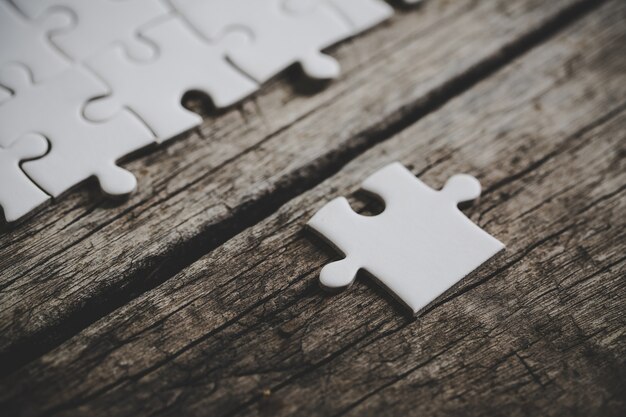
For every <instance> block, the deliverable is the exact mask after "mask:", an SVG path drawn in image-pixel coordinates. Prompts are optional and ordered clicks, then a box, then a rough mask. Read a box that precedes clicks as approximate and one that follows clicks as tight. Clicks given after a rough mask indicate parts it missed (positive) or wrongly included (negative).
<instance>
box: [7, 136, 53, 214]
mask: <svg viewBox="0 0 626 417" xmlns="http://www.w3.org/2000/svg"><path fill="white" fill-rule="evenodd" d="M47 151H48V141H46V139H45V138H44V137H43V136H40V135H35V134H30V135H25V136H23V137H21V138H20V139H19V140H17V141H15V142H13V143H12V144H10V145H8V146H6V147H0V206H2V210H3V211H4V218H5V220H6V221H7V222H9V223H11V222H14V221H17V220H19V219H20V218H22V217H24V216H25V215H26V214H28V213H29V212H31V211H32V210H34V209H36V208H37V207H39V206H41V205H42V204H43V203H45V202H46V201H47V200H48V199H49V198H50V196H49V195H48V194H46V193H44V192H43V191H42V190H41V189H40V188H38V187H37V186H36V185H35V184H34V183H33V182H32V181H31V180H30V179H29V178H28V177H27V176H26V174H25V173H24V172H23V171H22V169H21V168H20V163H22V162H23V161H26V160H29V159H34V158H40V157H42V156H44V155H45V154H46V152H47Z"/></svg>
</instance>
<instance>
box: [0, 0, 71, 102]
mask: <svg viewBox="0 0 626 417" xmlns="http://www.w3.org/2000/svg"><path fill="white" fill-rule="evenodd" d="M71 23H72V20H71V18H69V16H67V15H64V14H62V13H57V12H55V13H52V14H51V15H50V18H49V19H46V20H45V21H42V20H41V19H38V20H28V19H26V17H25V16H23V15H22V14H21V13H20V12H19V11H18V10H16V9H15V8H14V7H13V6H12V5H11V4H10V3H9V2H8V1H6V0H0V69H2V68H3V67H5V66H7V65H10V64H21V65H25V66H26V67H28V69H29V70H30V71H31V73H32V75H33V78H34V79H35V80H36V81H41V80H43V79H45V78H48V77H50V76H52V75H54V74H58V73H59V72H61V71H63V70H64V69H66V68H68V67H69V62H68V60H67V59H66V58H64V57H63V54H61V53H60V52H59V51H58V50H57V49H56V48H55V47H54V46H53V45H52V44H51V43H50V41H49V39H48V32H49V31H50V30H52V29H58V28H62V27H67V26H69V25H71ZM2 95H4V94H2Z"/></svg>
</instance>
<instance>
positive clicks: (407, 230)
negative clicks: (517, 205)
mask: <svg viewBox="0 0 626 417" xmlns="http://www.w3.org/2000/svg"><path fill="white" fill-rule="evenodd" d="M362 188H363V189H364V190H365V191H368V192H370V193H373V194H376V195H378V196H380V197H381V198H382V199H383V200H384V201H385V210H384V211H383V212H382V213H381V214H379V215H377V216H372V217H368V216H361V215H359V214H357V213H355V212H354V211H352V209H351V208H350V205H349V204H348V201H347V200H346V199H345V198H342V197H339V198H336V199H335V200H333V201H331V202H330V203H328V204H326V205H325V206H324V207H322V209H320V210H319V211H318V212H317V213H316V214H315V215H314V216H313V218H312V219H311V220H310V221H309V223H308V225H309V226H310V227H311V228H313V230H315V231H316V232H317V233H319V234H320V235H321V236H322V237H325V238H326V239H328V240H329V241H330V242H331V243H332V244H333V245H334V246H335V247H336V248H338V249H339V250H340V251H341V252H343V253H344V254H345V255H346V257H345V258H344V259H342V260H339V261H336V262H332V263H330V264H328V265H326V266H325V267H324V268H323V269H322V271H321V273H320V281H321V284H322V285H323V286H324V287H327V288H341V287H346V286H349V285H351V284H352V282H353V281H354V279H355V276H356V273H357V271H358V270H359V269H364V270H366V271H367V272H369V273H370V274H372V275H373V276H374V277H375V278H376V279H377V280H378V281H379V282H381V283H382V284H383V285H384V286H385V287H386V288H387V289H389V290H390V291H391V293H392V294H393V295H394V296H396V297H397V298H398V299H400V300H401V301H402V302H403V303H404V304H406V305H407V306H408V307H409V308H410V309H411V310H412V311H413V313H414V314H417V313H418V312H419V311H420V310H421V309H423V308H424V307H425V306H426V305H427V304H428V303H430V302H431V301H433V300H434V299H435V298H437V297H438V296H439V295H440V294H442V293H443V292H444V291H445V290H446V289H448V288H449V287H451V286H452V285H453V284H455V283H456V282H457V281H459V280H460V279H461V278H463V277H464V276H466V275H467V274H469V273H470V272H472V271H473V270H474V269H476V268H477V267H478V266H480V265H481V264H482V263H483V262H485V261H487V260H488V259H489V258H491V257H492V256H493V255H495V254H496V253H497V252H499V251H500V250H502V249H503V248H504V245H503V244H502V243H500V242H499V241H498V240H497V239H495V238H494V237H492V236H491V235H489V234H488V233H487V232H485V231H484V230H482V229H481V228H480V227H478V226H476V225H475V224H474V223H472V221H471V220H469V219H468V218H467V217H465V216H464V215H463V213H462V212H461V211H460V210H459V209H458V208H457V204H459V203H461V202H463V201H469V200H472V199H475V198H477V197H478V196H479V195H480V183H479V182H478V180H476V179H475V178H474V177H471V176H469V175H454V176H453V177H451V178H450V179H449V180H448V182H447V183H446V184H445V186H444V187H443V189H442V190H440V191H436V190H433V189H431V188H430V187H428V186H427V185H425V184H424V183H423V182H421V181H420V180H419V179H417V178H416V177H415V176H414V175H413V174H412V173H411V172H410V171H408V170H407V169H406V168H404V167H403V166H402V165H401V164H399V163H393V164H390V165H388V166H387V167H385V168H383V169H381V170H379V171H378V172H376V173H374V174H373V175H372V176H370V177H369V178H367V179H366V180H365V181H364V182H363V184H362Z"/></svg>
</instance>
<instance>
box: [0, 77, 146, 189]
mask: <svg viewBox="0 0 626 417" xmlns="http://www.w3.org/2000/svg"><path fill="white" fill-rule="evenodd" d="M0 83H1V84H3V85H5V86H8V87H9V88H11V90H12V91H14V92H15V94H14V95H13V96H12V97H11V98H10V99H9V100H7V101H5V102H4V103H2V106H1V107H0V110H1V111H0V146H3V147H4V146H7V145H10V144H11V143H13V142H14V141H16V140H18V139H19V138H20V137H22V136H23V135H25V134H27V133H39V134H41V135H43V136H45V137H46V138H47V139H48V141H49V142H50V143H51V150H50V152H49V153H48V154H47V155H46V156H45V157H43V158H41V159H36V160H33V161H28V162H25V163H24V164H23V165H22V168H23V169H24V171H25V172H26V174H28V176H29V177H30V178H31V179H32V180H33V181H35V182H36V183H37V184H38V185H39V186H40V187H41V188H42V189H43V190H45V191H47V192H48V193H49V194H51V195H52V196H53V197H57V196H58V195H60V194H61V193H63V192H64V191H66V190H68V189H69V188H71V187H72V186H74V185H76V184H78V183H80V182H81V181H83V180H85V179H87V178H89V177H92V176H94V177H96V178H97V179H98V181H99V183H100V187H101V188H102V190H103V191H104V192H105V193H107V194H110V195H123V194H128V193H130V192H132V191H133V190H134V188H135V185H136V180H135V177H134V176H133V175H132V174H131V173H130V172H128V171H126V170H124V169H122V168H120V167H118V166H117V165H116V164H115V162H116V161H117V160H118V159H119V158H121V157H123V156H124V155H127V154H129V153H131V152H134V151H136V150H138V149H139V148H142V147H144V146H146V145H149V144H150V143H153V137H152V134H151V132H150V131H149V130H148V129H147V128H146V127H145V125H144V124H143V123H142V122H141V121H140V120H139V119H137V118H136V117H134V116H133V115H132V114H131V113H130V112H121V113H120V114H118V115H117V116H116V117H115V118H113V119H111V120H108V121H106V122H104V123H100V124H93V123H89V122H87V121H86V120H85V119H84V117H82V108H83V105H84V103H85V102H87V100H89V99H90V98H92V97H95V96H101V95H104V94H107V93H108V89H107V88H106V86H104V85H103V84H102V82H101V81H100V80H98V79H97V78H96V77H95V76H93V75H92V74H90V73H89V72H87V71H86V70H84V69H82V68H80V67H74V68H71V69H69V70H67V71H64V72H62V73H61V74H59V75H57V76H55V77H53V78H50V79H48V80H46V81H45V82H42V83H32V80H31V79H30V77H29V73H28V71H26V70H25V69H24V68H22V67H20V66H13V67H9V68H7V69H5V70H4V71H3V72H2V73H1V74H0Z"/></svg>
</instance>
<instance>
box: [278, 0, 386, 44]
mask: <svg viewBox="0 0 626 417" xmlns="http://www.w3.org/2000/svg"><path fill="white" fill-rule="evenodd" d="M320 5H323V6H330V7H331V8H334V9H335V11H336V12H337V14H338V15H339V16H341V17H342V18H343V19H344V20H345V21H346V23H347V24H348V25H349V26H350V28H351V34H352V35H354V34H357V33H359V32H362V31H364V30H367V29H369V28H371V27H374V26H376V25H377V24H379V23H381V22H383V21H384V20H386V19H388V18H390V17H391V16H392V15H393V8H392V7H391V6H389V5H388V4H387V3H385V2H383V1H380V0H286V1H285V10H286V11H287V12H288V13H296V14H303V13H307V12H308V13H310V12H311V11H312V10H314V8H315V7H320Z"/></svg>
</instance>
